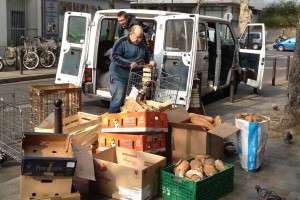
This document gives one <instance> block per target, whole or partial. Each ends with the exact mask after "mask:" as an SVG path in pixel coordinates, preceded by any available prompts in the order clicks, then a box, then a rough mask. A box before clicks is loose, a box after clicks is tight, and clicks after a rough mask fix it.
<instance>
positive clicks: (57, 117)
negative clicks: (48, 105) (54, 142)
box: [54, 99, 63, 133]
mask: <svg viewBox="0 0 300 200" xmlns="http://www.w3.org/2000/svg"><path fill="white" fill-rule="evenodd" d="M62 103H63V102H62V100H61V99H56V100H55V101H54V106H55V110H54V124H55V129H54V132H55V133H62V108H61V105H62Z"/></svg>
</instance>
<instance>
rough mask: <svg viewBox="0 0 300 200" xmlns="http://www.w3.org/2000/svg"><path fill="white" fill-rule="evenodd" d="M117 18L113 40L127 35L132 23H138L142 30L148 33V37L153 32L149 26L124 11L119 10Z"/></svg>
mask: <svg viewBox="0 0 300 200" xmlns="http://www.w3.org/2000/svg"><path fill="white" fill-rule="evenodd" d="M117 19H118V25H117V28H116V33H115V40H118V39H119V38H121V37H122V36H127V35H128V33H129V29H130V28H131V27H132V26H134V25H140V26H141V27H142V29H143V32H144V33H148V34H149V36H150V37H151V36H152V35H153V34H154V31H153V30H152V29H151V27H149V26H146V25H145V24H143V23H141V22H139V21H138V20H136V19H134V18H133V17H132V16H129V15H128V14H127V13H126V12H125V11H120V12H119V13H118V14H117Z"/></svg>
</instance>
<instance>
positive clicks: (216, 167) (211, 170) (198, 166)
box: [173, 154, 228, 182]
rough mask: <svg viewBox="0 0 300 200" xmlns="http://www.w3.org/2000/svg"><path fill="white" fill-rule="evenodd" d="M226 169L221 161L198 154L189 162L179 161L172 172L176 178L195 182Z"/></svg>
mask: <svg viewBox="0 0 300 200" xmlns="http://www.w3.org/2000/svg"><path fill="white" fill-rule="evenodd" d="M226 169H228V167H227V166H226V165H224V163H223V162H222V161H221V160H219V159H214V158H212V157H211V156H210V155H204V154H198V155H196V156H195V158H194V160H191V162H188V161H187V160H184V159H181V160H179V161H178V162H177V163H176V164H175V166H174V169H173V172H174V174H175V175H176V176H179V177H181V178H185V179H187V180H191V181H195V182H197V181H201V180H203V179H204V178H207V177H210V176H213V175H214V174H216V173H217V172H220V171H224V170H226Z"/></svg>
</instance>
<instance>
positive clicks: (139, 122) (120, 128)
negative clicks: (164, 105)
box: [101, 112, 168, 133]
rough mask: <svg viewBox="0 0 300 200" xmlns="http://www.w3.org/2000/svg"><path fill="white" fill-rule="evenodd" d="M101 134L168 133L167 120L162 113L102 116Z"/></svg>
mask: <svg viewBox="0 0 300 200" xmlns="http://www.w3.org/2000/svg"><path fill="white" fill-rule="evenodd" d="M101 132H103V133H119V132H127V133H132V132H168V119H167V115H166V114H165V113H163V112H132V113H112V114H104V115H102V130H101Z"/></svg>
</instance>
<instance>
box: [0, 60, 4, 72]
mask: <svg viewBox="0 0 300 200" xmlns="http://www.w3.org/2000/svg"><path fill="white" fill-rule="evenodd" d="M3 68H4V63H3V61H2V60H0V71H1V70H2V69H3Z"/></svg>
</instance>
